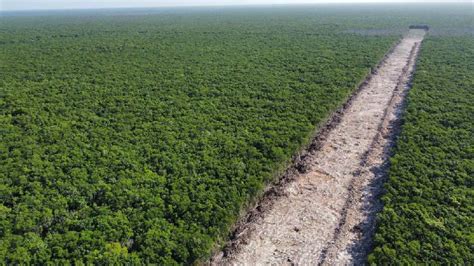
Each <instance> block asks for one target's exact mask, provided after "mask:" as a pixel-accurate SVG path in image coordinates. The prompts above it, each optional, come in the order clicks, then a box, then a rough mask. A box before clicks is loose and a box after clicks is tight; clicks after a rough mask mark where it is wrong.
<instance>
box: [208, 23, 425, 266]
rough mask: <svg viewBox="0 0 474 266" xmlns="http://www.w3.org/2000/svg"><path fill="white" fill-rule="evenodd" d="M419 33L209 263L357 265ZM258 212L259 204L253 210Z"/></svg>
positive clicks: (369, 228) (399, 49)
mask: <svg viewBox="0 0 474 266" xmlns="http://www.w3.org/2000/svg"><path fill="white" fill-rule="evenodd" d="M424 34H425V32H424V31H423V30H417V29H414V30H410V31H409V33H408V34H407V35H406V36H405V37H404V38H403V39H402V40H401V42H400V43H399V44H398V45H396V47H394V49H393V51H391V52H390V53H389V54H388V55H387V56H386V57H385V58H384V60H383V61H382V62H381V64H380V65H379V67H378V68H377V70H376V72H375V73H374V74H373V75H372V76H371V77H370V78H369V79H368V82H367V83H366V84H365V85H363V87H362V88H361V90H360V91H359V92H358V93H357V95H355V96H354V97H353V98H352V100H351V101H350V103H349V105H348V107H347V108H346V109H345V110H344V113H343V114H342V116H341V118H340V122H339V123H338V124H337V125H336V126H335V127H334V128H332V129H331V130H330V131H329V132H328V135H327V137H326V138H325V139H324V140H323V141H322V143H321V146H320V149H318V150H317V151H313V152H311V153H310V154H309V155H308V156H307V157H306V158H305V159H304V164H305V165H304V167H303V169H305V171H301V173H299V174H298V176H296V177H295V178H294V181H293V182H290V183H289V184H287V185H286V186H285V187H284V188H283V193H281V194H282V196H279V197H276V198H275V199H274V200H273V202H272V204H271V205H269V206H271V207H270V208H268V209H263V210H259V211H258V212H259V214H260V215H259V218H257V219H253V220H252V222H250V223H246V224H244V225H243V226H240V227H239V228H238V229H237V231H238V232H236V233H235V235H236V237H235V238H234V239H233V240H232V243H230V244H229V246H231V247H232V248H229V249H227V250H226V253H225V256H222V255H219V256H217V257H216V258H214V259H213V263H216V264H227V263H229V264H248V265H254V264H285V263H287V264H347V263H358V262H362V261H363V260H365V256H366V254H367V249H368V248H369V247H370V236H371V235H372V234H373V227H374V217H375V213H376V212H377V211H378V210H380V208H381V206H380V203H378V201H377V200H376V199H377V194H379V193H380V190H381V181H382V179H383V178H382V177H383V175H384V171H385V166H386V162H387V158H388V155H389V148H390V145H391V143H392V140H393V136H394V134H395V133H396V130H397V121H398V118H399V116H400V110H401V106H402V102H403V98H404V96H405V93H406V91H407V88H408V84H409V81H410V76H411V73H412V71H413V68H414V65H415V59H416V55H417V53H418V49H419V44H420V43H421V41H422V39H423V37H424ZM257 208H259V207H257Z"/></svg>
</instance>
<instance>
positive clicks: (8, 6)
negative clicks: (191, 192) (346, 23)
mask: <svg viewBox="0 0 474 266" xmlns="http://www.w3.org/2000/svg"><path fill="white" fill-rule="evenodd" d="M461 1H462V0H461ZM466 1H467V2H468V1H469V0H464V1H462V2H466ZM329 2H331V3H358V2H365V3H376V2H377V3H378V2H460V1H458V0H451V1H449V0H334V1H330V0H218V1H217V0H0V10H31V9H71V8H106V7H163V6H201V5H251V4H252V5H254V4H303V3H329Z"/></svg>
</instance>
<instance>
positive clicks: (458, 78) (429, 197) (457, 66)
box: [369, 36, 474, 265]
mask: <svg viewBox="0 0 474 266" xmlns="http://www.w3.org/2000/svg"><path fill="white" fill-rule="evenodd" d="M473 62H474V38H472V36H470V37H467V36H465V37H429V38H428V39H427V40H425V42H424V43H423V46H422V51H421V54H420V58H419V62H418V65H417V70H416V73H415V77H414V84H413V88H412V90H411V91H410V93H409V97H408V107H407V110H406V112H405V115H404V126H403V130H402V133H401V136H400V138H399V140H398V143H397V148H396V150H395V156H394V157H393V158H392V164H391V169H390V179H389V181H388V182H387V184H386V189H387V194H386V195H385V196H384V197H383V201H384V203H385V208H384V210H383V211H382V213H381V214H380V215H379V217H378V218H379V220H378V224H379V228H378V230H377V233H376V236H375V249H374V251H373V252H372V254H371V255H370V256H369V262H370V263H374V264H388V263H389V264H393V263H395V264H408V265H411V264H430V265H431V264H438V263H441V264H456V265H463V264H469V263H472V262H473V261H474V242H473V235H474V216H473V214H474V189H473V184H474V120H473V117H474V109H473V103H474V64H473Z"/></svg>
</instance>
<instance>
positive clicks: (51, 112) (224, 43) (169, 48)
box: [0, 5, 472, 265]
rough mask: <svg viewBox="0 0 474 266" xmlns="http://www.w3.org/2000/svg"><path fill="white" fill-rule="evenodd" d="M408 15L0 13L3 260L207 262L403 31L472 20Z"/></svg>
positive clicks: (321, 11) (360, 10)
mask: <svg viewBox="0 0 474 266" xmlns="http://www.w3.org/2000/svg"><path fill="white" fill-rule="evenodd" d="M404 10H405V8H404V7H403V6H391V7H380V6H361V7H354V8H351V9H346V8H343V7H338V6H331V5H329V6H325V7H315V6H310V7H291V8H290V7H280V8H278V7H273V8H270V7H265V8H263V7H262V8H253V9H249V8H205V9H203V8H195V9H193V8H188V9H156V10H148V9H146V10H142V9H130V10H129V9H126V10H88V11H74V12H73V11H48V12H26V13H18V14H16V13H14V14H13V13H12V14H2V17H1V18H0V19H1V24H0V47H1V49H0V62H1V64H0V260H1V261H3V262H5V263H6V264H16V263H29V264H45V263H47V262H54V263H71V262H88V263H97V264H101V263H117V262H120V263H126V262H129V263H136V264H139V263H147V262H149V263H157V264H167V265H169V264H188V263H191V262H193V261H195V260H196V259H199V258H205V257H206V256H208V255H209V254H210V252H211V250H212V249H213V248H215V247H216V245H218V243H219V242H220V241H221V239H225V238H226V237H227V235H226V234H227V233H228V230H229V228H230V226H231V225H232V223H234V222H235V220H236V218H237V217H238V215H239V212H240V211H241V210H242V208H244V207H245V204H246V203H247V202H249V200H251V199H252V198H254V197H256V196H257V195H258V194H259V192H261V190H262V188H263V187H264V186H265V184H267V183H268V182H271V181H272V180H273V179H274V177H275V176H276V175H277V174H278V173H279V170H281V169H283V168H284V167H285V165H286V163H287V162H288V160H289V158H290V157H291V156H292V155H293V154H295V152H297V151H298V150H299V149H300V148H301V147H302V146H303V145H304V144H305V143H306V141H308V139H309V137H310V136H311V135H312V134H313V132H315V130H316V129H317V126H318V124H319V123H321V122H323V121H324V120H325V118H326V117H327V116H328V115H329V114H330V113H331V112H332V111H333V110H335V109H336V108H337V107H338V106H339V105H340V104H341V103H342V102H344V100H345V99H346V98H347V97H348V95H350V94H351V92H352V91H353V90H354V89H355V88H356V86H357V84H358V83H359V82H360V81H361V80H362V79H363V78H364V76H365V75H366V74H367V73H368V72H369V71H370V68H371V67H373V66H374V65H375V64H376V63H377V62H378V61H379V60H380V58H381V57H382V56H383V54H384V53H385V52H387V51H388V50H389V48H390V47H391V46H392V44H393V43H394V42H395V41H396V40H397V39H399V37H400V36H401V34H402V33H404V32H405V31H406V29H407V27H408V25H410V24H412V23H429V24H430V25H438V26H439V27H437V28H436V27H434V29H433V34H434V35H436V34H438V33H443V32H444V29H445V28H443V27H445V25H454V24H455V23H458V24H457V25H465V24H466V21H469V14H468V11H469V8H467V10H468V11H467V12H466V11H465V10H466V7H459V6H457V7H455V8H452V9H449V10H447V9H443V8H435V9H433V10H432V12H431V13H430V12H428V13H426V12H425V9H423V8H419V9H416V8H415V11H416V10H417V11H416V12H415V11H413V12H412V13H408V14H407V13H406V11H404ZM443 12H444V13H443ZM463 12H464V13H463ZM441 13H442V14H444V17H443V20H440V16H439V14H441ZM452 14H458V16H452ZM459 14H462V16H461V15H459ZM437 30H438V33H437ZM469 30H470V29H468V28H462V27H457V28H456V30H454V31H449V34H453V35H463V34H465V32H466V31H469ZM433 43H434V41H433ZM459 49H467V48H466V47H464V48H462V47H461V46H459ZM424 53H426V52H424ZM446 55H447V54H446ZM455 58H461V57H460V56H457V57H455ZM447 60H448V59H447ZM455 60H457V59H453V61H452V64H458V62H457V61H455ZM463 62H467V61H463ZM463 73H466V75H467V74H468V73H467V72H465V71H464V72H463ZM448 81H450V80H449V78H448V77H446V83H448ZM453 82H454V83H451V84H457V83H456V82H457V81H453ZM420 86H421V85H420ZM453 86H454V85H453ZM467 89H468V88H466V90H467ZM439 90H440V93H441V91H443V89H442V88H440V89H439ZM414 91H416V89H415V90H414ZM444 93H445V94H444V95H448V96H449V95H451V94H448V92H446V91H444ZM458 96H459V95H458ZM453 97H454V96H453ZM412 98H414V97H413V96H412ZM456 99H458V98H456ZM459 100H460V101H461V100H464V99H463V98H462V97H460V98H459ZM441 103H443V102H441ZM437 106H439V107H444V105H442V104H439V105H437ZM460 115H461V114H460ZM464 115H466V113H464ZM456 117H457V116H455V118H456ZM459 119H461V120H462V119H464V116H462V117H459ZM456 121H457V120H456ZM448 123H449V122H448ZM456 147H457V146H456ZM462 147H464V146H462ZM462 147H461V148H462ZM461 148H459V149H461ZM471 152H472V151H471ZM420 163H421V162H420ZM387 197H389V196H387ZM456 200H457V201H461V202H462V201H463V200H464V199H463V198H462V197H461V198H458V199H456ZM381 230H383V229H381ZM386 239H387V240H388V238H386ZM390 248H393V247H392V246H390ZM463 254H464V253H463ZM377 258H379V257H377ZM380 258H381V257H380Z"/></svg>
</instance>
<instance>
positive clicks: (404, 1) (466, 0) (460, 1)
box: [0, 0, 472, 12]
mask: <svg viewBox="0 0 474 266" xmlns="http://www.w3.org/2000/svg"><path fill="white" fill-rule="evenodd" d="M468 3H469V4H470V3H472V1H470V0H455V1H449V0H441V1H436V0H435V1H429V2H424V1H409V0H402V1H387V2H372V1H367V0H365V1H364V0H361V1H357V2H348V1H344V0H342V1H327V2H317V3H309V2H301V3H272V4H271V3H268V4H267V3H257V4H249V3H245V4H239V3H235V4H198V5H188V4H184V5H156V6H110V7H71V8H63V7H60V8H33V9H2V8H1V6H0V12H32V11H72V10H78V11H79V10H104V9H146V8H149V9H154V8H199V7H204V8H205V7H258V6H261V7H265V6H267V7H268V6H302V5H359V4H372V5H385V4H468Z"/></svg>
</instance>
